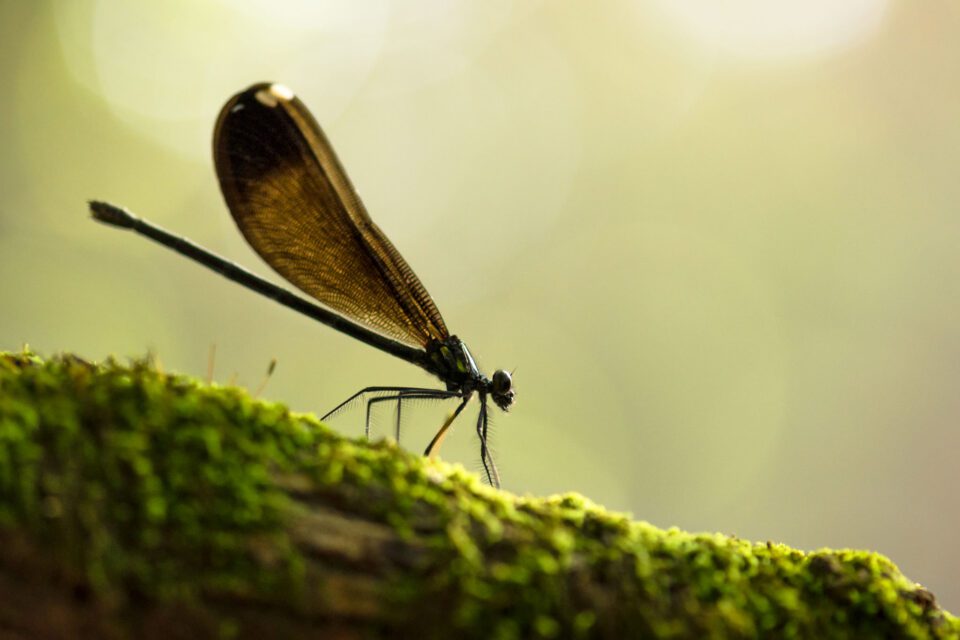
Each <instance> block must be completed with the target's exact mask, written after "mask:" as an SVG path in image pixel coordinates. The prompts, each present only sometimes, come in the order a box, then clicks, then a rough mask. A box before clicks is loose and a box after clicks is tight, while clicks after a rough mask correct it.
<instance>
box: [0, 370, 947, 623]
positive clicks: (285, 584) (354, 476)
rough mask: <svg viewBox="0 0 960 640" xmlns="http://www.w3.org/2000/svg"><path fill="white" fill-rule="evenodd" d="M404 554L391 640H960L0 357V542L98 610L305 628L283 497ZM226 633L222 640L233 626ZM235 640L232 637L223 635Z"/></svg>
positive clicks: (562, 514)
mask: <svg viewBox="0 0 960 640" xmlns="http://www.w3.org/2000/svg"><path fill="white" fill-rule="evenodd" d="M290 477H297V478H306V479H307V482H308V484H309V485H310V486H311V487H312V489H311V490H313V491H316V492H317V495H326V496H334V497H335V498H334V500H333V501H334V503H335V504H336V506H337V508H341V509H346V510H348V511H349V513H351V514H352V515H354V516H357V517H362V518H364V519H367V520H369V521H372V522H380V523H385V524H387V525H389V527H390V528H391V529H392V530H393V531H394V532H395V533H396V535H397V538H398V540H399V541H401V543H402V545H406V546H405V547H403V548H405V549H407V551H408V552H409V550H410V549H416V550H417V553H416V554H415V557H413V558H411V557H405V558H404V559H403V561H402V562H399V561H398V562H397V563H396V566H394V567H393V569H392V570H391V571H388V572H387V574H386V577H385V579H384V580H383V582H382V585H381V587H380V591H381V592H380V593H379V595H378V597H379V598H382V600H383V602H384V603H386V605H387V606H386V607H385V609H386V610H389V611H393V612H395V613H394V614H392V616H391V617H390V618H388V619H383V620H379V621H378V624H379V625H381V627H380V628H382V629H391V628H394V629H398V630H406V632H407V633H411V630H412V629H415V628H417V629H421V630H422V634H421V635H422V637H431V636H432V635H435V636H437V637H449V634H452V633H456V634H457V636H458V637H482V638H504V639H507V638H535V637H541V638H551V637H651V638H727V637H730V638H741V637H742V638H750V637H784V638H789V637H797V638H801V637H802V638H872V637H877V638H881V637H884V638H886V637H897V638H958V637H960V622H958V620H957V619H956V618H954V617H953V616H951V615H949V614H946V613H944V612H942V611H941V610H940V609H939V608H938V607H937V606H936V605H935V602H934V601H933V598H932V596H931V595H930V594H929V593H928V592H926V591H924V590H923V589H921V588H919V587H918V586H917V585H916V584H914V583H913V582H911V581H909V580H908V579H906V578H905V577H904V576H903V575H902V574H901V573H900V572H899V571H898V570H897V568H896V567H895V566H894V565H893V564H892V563H891V562H890V561H889V560H887V559H885V558H884V557H882V556H879V555H877V554H873V553H868V552H861V551H829V550H823V551H818V552H815V553H802V552H799V551H796V550H793V549H790V548H787V547H785V546H783V545H774V544H754V543H749V542H746V541H742V540H739V539H737V538H734V537H729V536H722V535H703V534H700V535H695V534H690V533H685V532H682V531H679V530H676V529H671V530H666V531H665V530H661V529H658V528H655V527H653V526H651V525H648V524H646V523H642V522H633V521H631V520H630V519H629V518H627V517H626V516H623V515H619V514H614V513H610V512H607V511H605V510H604V509H602V508H601V507H598V506H596V505H594V504H592V503H590V502H589V501H588V500H586V499H585V498H583V497H581V496H578V495H575V494H571V495H565V496H557V497H552V498H545V499H540V498H519V497H516V496H514V495H511V494H509V493H507V492H502V491H496V490H493V489H491V488H489V487H487V486H485V485H483V484H481V482H480V480H479V478H477V477H476V476H475V475H472V474H468V473H466V472H465V471H463V470H462V469H460V468H458V467H451V466H449V465H446V464H443V463H441V462H432V461H429V460H425V459H423V458H421V457H419V456H416V455H412V454H410V453H407V452H404V451H403V450H401V449H398V448H397V447H396V446H395V445H392V444H390V443H383V442H380V443H367V442H363V441H356V440H350V439H347V438H344V437H341V436H339V435H337V434H335V433H334V432H332V431H331V430H329V429H327V428H326V427H325V426H323V425H321V424H320V423H318V422H317V421H316V420H315V419H313V418H311V417H307V416H302V415H294V414H291V413H290V412H289V411H288V410H287V409H286V408H284V407H283V406H280V405H277V404H273V403H269V402H264V401H257V400H253V399H251V398H250V397H249V396H248V395H247V394H246V392H244V391H243V390H239V389H235V388H223V387H216V386H207V385H203V384H201V383H198V382H197V381H195V380H192V379H189V378H186V377H182V376H175V375H167V374H164V373H162V372H159V371H157V370H156V369H155V368H154V367H153V366H151V365H150V364H149V363H148V362H146V361H137V362H133V363H131V364H129V365H122V364H119V363H117V362H115V361H112V360H108V361H107V362H106V363H104V364H100V365H93V364H90V363H88V362H85V361H83V360H80V359H78V358H75V357H70V356H61V357H55V358H52V359H49V360H41V359H40V358H38V357H36V356H34V355H32V354H29V353H23V354H0V528H2V529H3V530H4V531H7V532H11V531H12V532H18V533H26V534H27V535H29V536H30V538H31V539H32V540H35V541H37V543H38V544H40V545H42V546H43V548H45V549H48V550H50V553H51V554H52V555H54V556H55V557H57V558H58V559H59V560H61V561H62V562H63V563H64V564H65V565H66V566H69V567H72V568H74V569H75V570H76V571H78V572H79V573H80V574H82V575H83V576H85V578H86V580H87V581H88V582H89V584H90V585H91V586H92V587H93V589H94V590H95V591H96V592H98V593H101V594H130V593H134V594H138V597H142V598H146V599H150V600H159V601H165V600H175V601H189V602H197V603H200V605H199V606H202V602H203V599H204V597H205V596H206V595H208V594H210V593H215V594H221V595H222V594H232V595H234V596H236V597H243V598H250V599H254V600H256V601H259V602H267V603H274V604H276V605H283V606H292V607H294V608H295V609H297V611H298V612H299V615H309V613H310V606H311V605H310V602H311V601H310V599H309V598H308V597H307V596H306V593H307V590H308V588H309V581H308V580H307V579H306V577H305V576H306V570H305V566H306V564H307V559H306V558H304V557H303V556H302V554H301V552H300V551H299V550H298V548H297V546H296V545H295V544H294V543H293V541H292V539H291V537H290V535H289V533H288V527H287V525H288V524H289V523H290V521H291V520H292V519H293V518H295V517H296V515H297V513H298V510H301V509H303V508H304V507H303V505H302V504H297V502H296V499H295V498H294V497H291V495H290V493H288V491H287V490H285V488H284V484H283V482H281V481H279V480H278V479H282V478H288V479H289V478H290ZM224 628H231V629H232V627H229V624H228V625H227V626H226V627H224ZM233 631H236V629H233Z"/></svg>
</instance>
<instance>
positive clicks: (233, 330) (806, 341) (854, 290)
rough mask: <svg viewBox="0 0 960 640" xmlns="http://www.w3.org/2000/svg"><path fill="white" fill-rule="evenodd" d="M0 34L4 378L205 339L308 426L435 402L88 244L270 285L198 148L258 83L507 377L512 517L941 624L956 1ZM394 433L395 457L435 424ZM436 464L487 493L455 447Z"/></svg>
mask: <svg viewBox="0 0 960 640" xmlns="http://www.w3.org/2000/svg"><path fill="white" fill-rule="evenodd" d="M0 11H2V13H0V42H2V51H3V55H2V56H0V78H2V80H3V83H4V85H5V86H6V87H7V89H6V92H5V98H4V99H3V101H2V103H0V140H2V143H3V144H2V146H0V193H2V198H0V269H2V271H0V298H2V299H3V301H4V304H3V312H2V313H0V348H2V349H19V348H20V347H21V345H22V344H23V343H29V344H30V346H31V347H32V348H34V349H35V350H37V351H38V352H40V353H41V354H51V353H54V352H57V351H61V350H63V351H73V352H76V353H78V354H80V355H82V356H85V357H88V358H93V359H102V358H104V357H106V356H108V355H110V354H116V355H119V356H123V357H126V356H142V355H144V354H145V353H146V352H147V350H148V349H152V350H153V351H155V352H156V354H157V355H158V357H159V359H160V360H161V361H162V363H163V365H164V367H165V368H166V369H168V370H174V371H180V372H185V373H189V374H192V375H196V376H200V377H205V376H206V375H207V370H208V362H209V360H210V355H209V352H210V346H211V345H213V344H215V345H216V357H215V360H214V378H215V379H216V380H217V381H218V382H220V383H226V382H228V381H230V380H231V379H232V378H235V380H236V382H237V383H238V384H241V385H244V386H248V387H250V388H255V387H257V386H258V385H259V383H260V381H261V379H262V377H263V375H264V372H265V370H266V368H267V365H268V363H269V362H270V360H271V358H276V359H277V360H278V361H279V364H278V367H277V370H276V372H275V374H274V376H273V378H272V379H271V380H270V382H269V384H268V386H267V388H266V390H265V391H264V392H263V394H262V395H263V396H264V397H267V398H270V399H274V400H280V401H283V402H286V403H289V404H290V406H292V407H293V408H294V409H296V410H299V411H312V412H316V413H318V414H322V413H323V412H325V411H326V410H327V409H329V408H330V407H332V406H333V405H335V404H336V403H338V402H339V401H340V400H342V399H343V398H345V397H346V396H347V395H349V394H350V393H352V392H353V391H355V390H357V389H359V388H360V387H362V386H366V385H372V384H410V385H433V384H435V382H434V381H432V380H431V379H430V378H429V377H428V376H427V375H426V374H424V373H422V372H420V371H419V370H417V369H416V368H414V367H412V366H410V365H408V364H406V363H404V362H402V361H399V360H395V359H393V358H391V357H389V356H387V355H384V354H381V353H379V352H377V351H375V350H374V349H371V348H369V347H367V346H365V345H363V344H361V343H358V342H356V341H354V340H351V339H350V338H347V337H345V336H342V335H339V334H337V333H336V332H334V331H332V330H330V329H328V328H326V327H323V326H320V325H317V324H315V323H313V322H311V321H310V320H308V319H306V318H302V317H299V316H298V315H296V314H295V313H293V312H291V311H289V310H286V309H284V308H282V307H280V306H278V305H276V304H274V303H272V302H269V301H267V300H264V299H262V298H259V297H258V296H256V295H255V294H253V293H251V292H248V291H246V290H244V289H242V288H241V287H239V286H237V285H235V284H232V283H229V282H227V281H225V280H223V279H222V278H220V277H219V276H216V275H214V274H212V273H210V272H208V271H206V270H205V269H203V268H201V267H199V266H197V265H195V264H193V263H190V262H188V261H187V260H185V259H183V258H180V257H179V256H176V255H175V254H173V253H171V252H169V251H168V250H166V249H163V248H160V247H158V246H156V245H153V244H151V243H149V242H148V241H147V240H144V239H142V238H138V237H136V236H134V235H132V234H129V233H121V232H119V231H116V230H112V229H109V228H107V227H103V226H100V225H97V224H94V223H93V222H91V221H89V220H88V216H87V211H86V204H85V201H86V200H87V199H88V198H100V199H106V200H110V201H112V202H115V203H117V204H121V205H124V206H127V207H129V208H131V209H132V210H133V211H134V212H136V213H137V214H139V215H141V216H143V217H146V218H149V219H151V220H152V221H154V222H156V223H158V224H160V225H162V226H165V227H167V228H169V229H172V230H174V231H176V232H177V233H180V234H183V235H185V236H188V237H190V238H191V239H193V240H194V241H196V242H199V243H200V244H203V245H205V246H206V247H208V248H210V249H212V250H214V251H216V252H218V253H221V254H223V255H225V256H227V257H229V258H230V259H233V260H235V261H237V262H239V263H241V264H243V265H246V266H247V267H249V268H251V269H253V270H254V271H257V272H259V273H261V274H265V275H269V276H270V277H272V278H273V279H274V280H276V281H280V279H279V278H278V277H275V276H274V275H273V274H272V272H271V271H270V270H269V268H268V267H267V266H266V265H265V264H264V263H263V262H262V261H261V260H260V259H259V258H258V257H257V256H256V255H255V254H254V253H253V252H252V251H251V250H250V249H249V248H248V247H247V246H246V244H245V242H244V240H243V239H242V237H241V236H240V233H239V232H238V231H237V230H236V228H235V226H234V224H233V221H232V220H231V218H230V216H229V214H228V212H227V210H226V208H225V206H224V205H223V202H222V199H221V196H220V193H219V189H218V186H217V182H216V178H215V175H214V172H213V167H212V160H211V152H210V140H211V136H212V130H213V124H214V120H215V117H216V115H217V112H218V111H219V108H220V106H221V105H222V104H223V103H224V102H225V101H226V100H227V99H228V98H229V97H230V96H231V95H232V94H233V93H235V92H237V91H239V90H241V89H243V88H245V87H246V86H247V85H249V84H251V83H253V82H256V81H261V80H273V81H279V82H282V83H284V84H286V85H288V86H289V87H291V88H292V89H293V90H294V91H295V92H296V93H297V94H298V95H299V96H300V97H301V99H302V100H303V101H304V102H305V103H306V104H307V105H308V106H309V107H310V108H311V109H312V110H313V112H314V114H315V115H316V117H317V119H318V121H319V122H320V123H321V124H322V125H323V127H324V128H325V130H326V132H327V134H328V136H329V137H330V139H331V140H332V142H333V144H334V146H335V147H336V149H337V150H338V152H339V154H340V158H341V160H342V161H343V163H344V165H345V166H346V167H347V169H348V171H349V172H350V175H351V177H352V179H353V182H354V184H355V185H356V186H357V188H358V190H359V191H360V193H361V194H362V196H363V198H364V200H365V202H366V204H367V207H368V209H369V210H370V212H371V214H372V216H373V217H374V219H375V220H376V221H377V222H378V224H380V226H381V227H382V228H383V229H384V230H385V231H386V233H387V234H388V235H389V236H390V238H391V239H392V240H393V242H394V243H395V244H396V245H397V246H398V248H399V249H400V250H401V252H402V253H403V255H404V256H406V257H407V259H408V260H409V261H410V263H411V265H412V266H413V267H414V268H415V269H416V271H417V273H418V274H419V275H420V277H421V279H422V280H423V282H424V284H425V285H426V286H427V288H428V289H429V290H430V292H431V293H432V294H433V297H434V298H435V300H436V301H437V304H438V306H439V307H440V309H441V311H442V312H443V314H444V316H445V318H446V321H447V324H448V325H449V326H450V328H451V330H452V331H454V332H455V333H457V334H458V335H460V336H461V337H463V338H464V339H465V340H466V342H467V343H468V344H469V345H470V348H471V349H472V351H473V352H474V354H475V355H476V356H477V357H478V359H479V361H480V364H481V366H482V368H483V369H485V370H486V371H487V372H491V371H492V370H493V369H494V368H498V367H503V368H507V369H511V368H513V367H517V371H516V375H515V382H516V385H517V391H518V399H517V404H516V405H515V408H514V410H513V411H512V412H511V413H510V414H509V415H508V416H503V415H502V414H500V413H499V412H497V413H498V415H497V416H496V424H495V434H494V435H495V448H496V452H497V460H498V462H499V465H500V469H501V473H502V476H503V482H504V486H505V487H506V488H508V489H510V490H511V491H515V492H517V493H521V494H522V493H530V494H534V495H544V494H551V493H555V492H562V491H571V490H576V491H580V492H583V493H584V494H586V495H587V496H589V497H591V498H592V499H594V500H595V501H597V502H599V503H602V504H604V505H606V506H607V507H609V508H611V509H616V510H623V511H629V512H631V513H632V514H633V515H634V516H635V517H636V518H639V519H644V520H648V521H650V522H652V523H654V524H656V525H658V526H661V527H669V526H674V525H676V526H679V527H683V528H685V529H690V530H694V531H720V532H724V533H735V534H737V535H739V536H741V537H743V538H747V539H751V540H757V541H764V540H768V539H769V540H774V541H782V542H785V543H787V544H790V545H793V546H796V547H799V548H803V549H814V548H817V547H821V546H830V547H854V548H863V549H871V550H876V551H880V552H882V553H884V554H887V555H888V556H889V557H891V558H892V559H893V560H894V561H895V562H896V563H897V564H898V565H899V566H900V567H901V569H902V570H903V571H904V572H905V573H906V574H907V575H908V576H909V577H910V578H912V579H914V580H916V581H919V582H921V583H922V584H924V585H925V586H926V587H928V588H930V589H932V590H933V591H934V592H935V593H936V594H937V595H938V596H939V599H940V601H941V603H942V604H943V605H944V606H945V607H946V608H947V609H950V610H952V611H953V612H955V613H960V581H958V580H957V576H958V575H960V547H958V545H957V544H956V539H957V530H958V527H960V509H958V508H957V506H958V504H957V502H958V500H957V494H956V491H955V485H956V484H957V482H958V481H960V469H958V462H960V455H958V452H960V427H958V424H957V422H958V418H960V393H958V389H960V327H958V326H957V317H958V313H960V259H958V256H957V249H958V246H960V244H958V241H960V217H958V215H957V211H958V205H957V203H958V202H960V180H958V176H957V164H958V161H960V126H958V113H960V82H958V79H960V39H958V38H957V34H958V33H960V6H958V5H957V4H956V3H954V2H949V1H947V0H931V1H930V2H924V3H917V2H908V1H907V0H900V1H894V0H846V1H845V2H835V1H833V0H803V1H800V0H795V1H786V0H781V1H778V2H770V1H769V0H767V1H760V0H733V1H730V2H724V3H716V2H711V1H710V0H647V1H645V2H640V1H637V2H604V3H591V4H590V8H589V10H588V9H587V8H586V5H583V4H581V3H574V2H525V3H515V2H507V1H491V0H476V1H449V0H445V1H442V2H441V1H421V2H403V3H400V2H397V3H393V2H386V1H373V0H371V1H369V2H362V3H357V2H349V1H347V0H344V1H343V2H314V1H308V0H302V1H298V2H280V1H278V0H245V1H236V2H227V1H225V0H224V1H220V2H218V1H215V0H175V1H170V2H163V3H131V2H126V1H123V0H63V1H60V2H57V1H51V0H46V1H39V0H38V1H35V2H16V1H13V2H11V1H5V2H2V3H0ZM441 414H442V408H441ZM381 422H382V423H385V422H386V420H383V421H381ZM361 423H362V415H361V412H359V411H358V412H354V413H352V414H349V415H347V416H343V417H341V418H340V419H339V420H338V421H337V422H336V423H335V426H336V427H337V428H338V429H340V430H342V431H343V432H345V433H348V434H350V435H353V436H359V435H361V434H362V426H361ZM405 427H406V431H405V433H404V438H403V443H404V444H405V445H407V446H408V447H410V448H411V449H412V450H421V449H422V448H423V446H424V445H425V444H426V442H427V441H428V440H429V438H430V437H431V436H432V434H433V431H434V430H435V428H436V427H437V421H436V419H434V416H433V415H432V414H431V417H430V419H429V420H426V419H424V420H415V421H408V423H407V424H406V425H405ZM377 432H378V433H377V436H378V437H382V436H384V435H388V433H389V429H388V428H386V427H385V424H382V425H381V426H380V428H378V429H377ZM443 454H444V457H445V458H447V459H449V460H452V461H456V462H462V463H463V464H464V465H465V466H467V467H468V468H474V469H476V468H478V463H479V460H478V447H477V444H476V442H475V436H474V434H473V429H472V426H471V424H470V420H469V419H468V420H464V421H462V422H461V424H459V426H458V428H457V429H455V430H454V433H453V435H452V436H451V437H450V439H449V440H448V441H447V443H446V444H445V445H444V451H443Z"/></svg>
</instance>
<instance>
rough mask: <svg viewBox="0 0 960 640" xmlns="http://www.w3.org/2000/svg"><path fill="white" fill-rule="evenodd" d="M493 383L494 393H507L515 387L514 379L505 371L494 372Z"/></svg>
mask: <svg viewBox="0 0 960 640" xmlns="http://www.w3.org/2000/svg"><path fill="white" fill-rule="evenodd" d="M492 382H493V392H494V393H507V392H508V391H510V387H512V386H513V379H512V378H510V374H509V373H507V372H506V371H504V370H503V369H497V370H496V371H494V372H493V381H492Z"/></svg>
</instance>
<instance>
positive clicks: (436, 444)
mask: <svg viewBox="0 0 960 640" xmlns="http://www.w3.org/2000/svg"><path fill="white" fill-rule="evenodd" d="M468 402H470V396H467V397H466V398H464V399H463V402H461V403H460V404H459V405H457V408H456V409H455V410H454V412H453V413H451V414H450V417H449V418H447V419H446V420H445V421H444V423H443V426H442V427H440V430H439V431H437V435H435V436H433V440H431V441H430V444H428V445H427V449H426V451H424V452H423V455H425V456H427V457H428V458H432V457H433V456H434V454H435V453H436V450H437V449H439V448H440V443H441V442H443V438H444V436H445V435H446V433H447V429H449V428H450V425H452V424H453V421H454V420H456V419H457V416H458V415H460V412H461V411H463V408H464V407H466V406H467V403H468Z"/></svg>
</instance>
